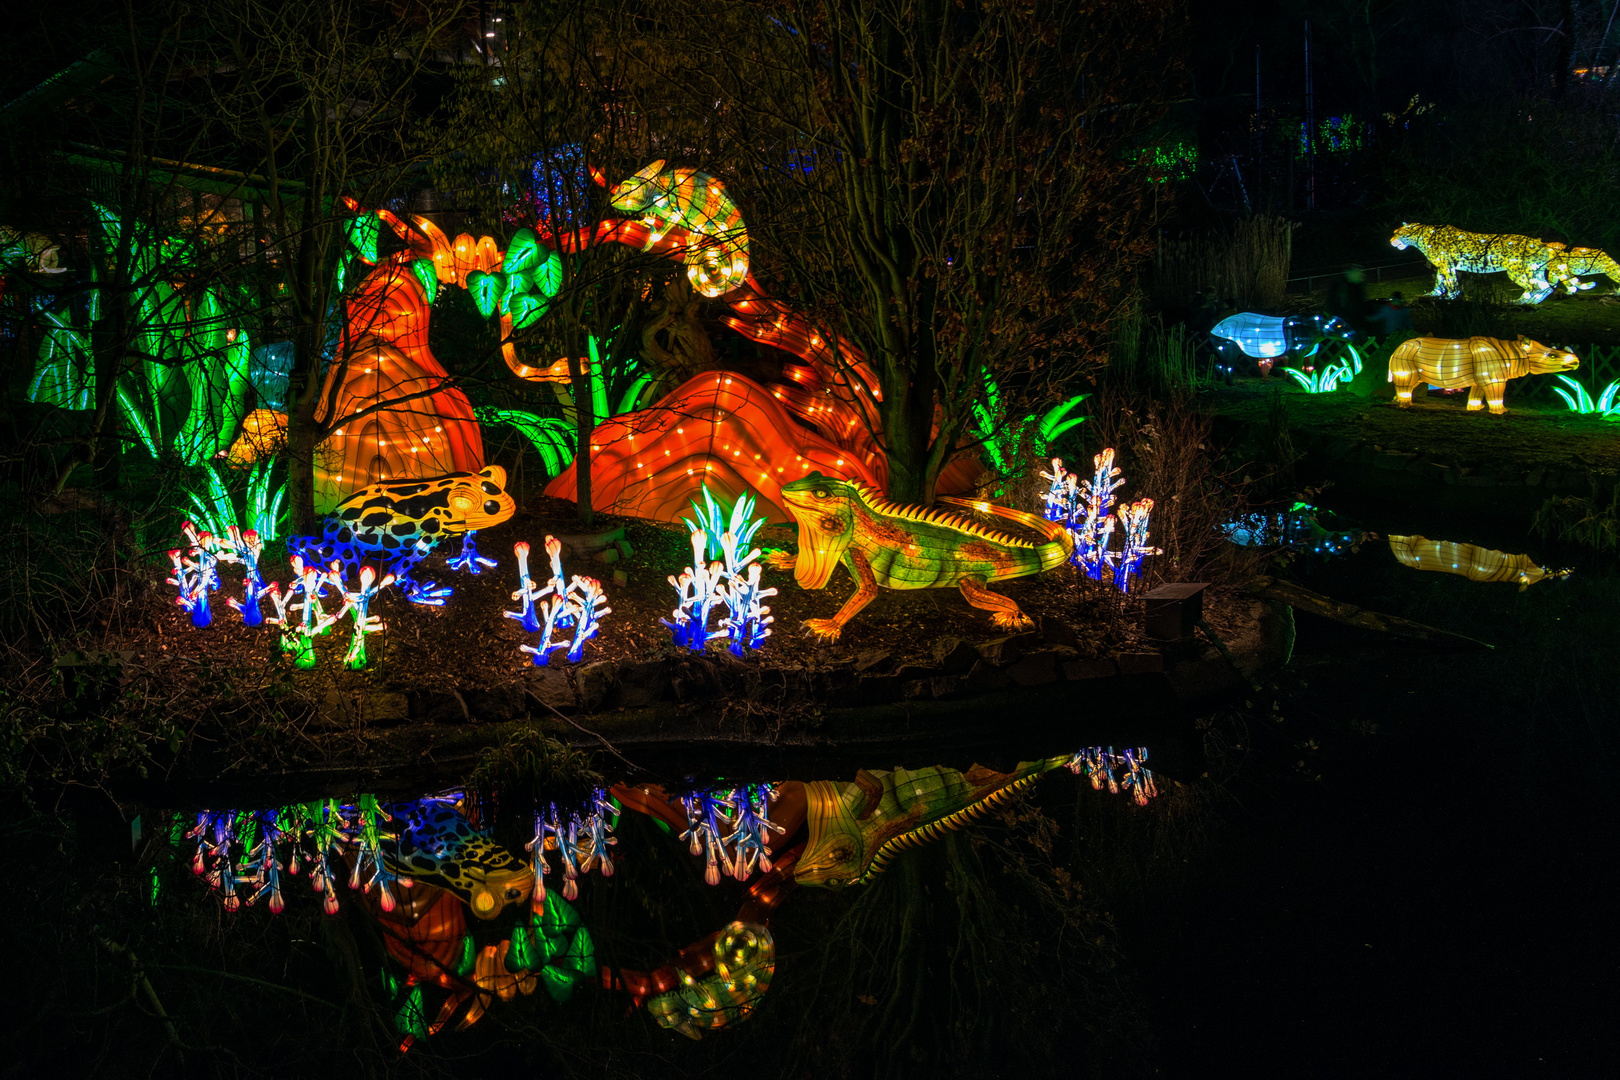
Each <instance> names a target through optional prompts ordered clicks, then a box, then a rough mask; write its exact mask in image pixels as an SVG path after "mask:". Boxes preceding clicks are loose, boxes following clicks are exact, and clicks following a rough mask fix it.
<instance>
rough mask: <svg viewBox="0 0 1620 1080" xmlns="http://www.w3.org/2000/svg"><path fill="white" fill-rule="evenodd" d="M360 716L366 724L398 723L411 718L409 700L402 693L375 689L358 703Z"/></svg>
mask: <svg viewBox="0 0 1620 1080" xmlns="http://www.w3.org/2000/svg"><path fill="white" fill-rule="evenodd" d="M360 718H361V719H362V720H364V721H365V722H366V723H368V724H399V723H403V722H405V721H406V720H409V719H410V718H411V701H410V698H408V697H406V696H405V695H404V694H396V693H388V692H385V691H381V690H379V691H375V692H373V693H370V694H367V695H366V696H365V698H364V699H363V700H362V701H361V703H360Z"/></svg>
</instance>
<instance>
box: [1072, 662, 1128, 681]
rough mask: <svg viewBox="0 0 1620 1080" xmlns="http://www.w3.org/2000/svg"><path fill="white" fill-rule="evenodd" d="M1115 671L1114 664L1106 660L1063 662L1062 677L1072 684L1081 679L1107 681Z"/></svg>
mask: <svg viewBox="0 0 1620 1080" xmlns="http://www.w3.org/2000/svg"><path fill="white" fill-rule="evenodd" d="M1117 670H1118V669H1117V668H1116V667H1115V666H1114V662H1113V661H1112V660H1109V659H1106V658H1103V659H1098V660H1065V661H1063V677H1064V678H1065V679H1068V680H1070V681H1072V682H1078V681H1079V680H1081V679H1107V678H1110V677H1111V676H1112V675H1113V674H1114V672H1115V671H1117Z"/></svg>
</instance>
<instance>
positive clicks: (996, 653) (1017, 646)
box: [978, 634, 1035, 667]
mask: <svg viewBox="0 0 1620 1080" xmlns="http://www.w3.org/2000/svg"><path fill="white" fill-rule="evenodd" d="M1034 640H1035V635H1034V634H1017V635H1014V636H1012V637H1003V638H993V639H991V640H990V641H986V642H984V643H983V644H982V645H979V646H978V650H979V658H980V659H981V660H984V661H987V662H988V663H991V664H994V665H996V666H997V667H1005V666H1006V665H1008V664H1012V663H1016V662H1017V661H1018V658H1019V657H1020V656H1022V655H1024V647H1025V646H1026V645H1028V644H1030V643H1031V642H1033V641H1034Z"/></svg>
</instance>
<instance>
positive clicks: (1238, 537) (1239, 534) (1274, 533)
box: [1222, 502, 1368, 557]
mask: <svg viewBox="0 0 1620 1080" xmlns="http://www.w3.org/2000/svg"><path fill="white" fill-rule="evenodd" d="M1327 516H1328V512H1327V511H1324V510H1321V509H1318V508H1317V507H1315V506H1312V505H1310V504H1309V503H1304V502H1296V503H1295V504H1294V505H1293V506H1291V507H1289V508H1288V509H1287V510H1265V511H1258V512H1256V513H1253V514H1244V515H1242V516H1241V517H1238V518H1235V519H1234V520H1232V521H1229V522H1227V523H1226V524H1225V525H1224V526H1222V530H1223V531H1224V532H1225V533H1226V538H1227V539H1228V540H1230V541H1231V542H1232V543H1234V544H1236V545H1238V546H1239V547H1265V548H1273V547H1274V548H1294V549H1296V550H1298V551H1300V552H1301V553H1303V554H1306V555H1320V556H1324V557H1332V556H1335V555H1344V554H1347V553H1349V552H1353V551H1357V550H1359V549H1360V547H1361V543H1362V541H1363V540H1365V539H1367V537H1368V534H1367V533H1366V532H1364V531H1362V530H1360V529H1330V528H1327V527H1326V526H1324V525H1323V524H1322V519H1323V518H1325V517H1327Z"/></svg>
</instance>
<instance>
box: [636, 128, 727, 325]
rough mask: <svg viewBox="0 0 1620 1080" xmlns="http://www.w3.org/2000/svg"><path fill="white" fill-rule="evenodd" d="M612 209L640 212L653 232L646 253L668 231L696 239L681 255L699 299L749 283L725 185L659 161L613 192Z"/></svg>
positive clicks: (646, 245)
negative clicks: (685, 232)
mask: <svg viewBox="0 0 1620 1080" xmlns="http://www.w3.org/2000/svg"><path fill="white" fill-rule="evenodd" d="M611 201H612V203H613V207H614V209H616V210H621V211H623V212H625V213H627V214H640V215H642V220H643V221H645V222H646V223H647V224H648V225H649V226H650V227H651V229H652V232H651V234H650V236H649V237H648V240H647V242H646V244H645V247H644V249H648V248H651V247H652V246H653V245H654V244H657V243H658V242H659V241H660V240H662V239H663V238H664V236H665V234H667V233H668V232H669V231H670V230H671V229H675V228H683V229H688V230H690V231H691V232H692V233H693V234H695V235H694V239H693V241H692V242H691V243H690V244H689V245H688V246H687V247H686V249H685V250H684V251H683V252H682V261H684V262H685V263H686V277H687V279H688V280H689V281H691V283H692V288H694V289H696V290H697V291H698V292H699V293H700V294H702V295H703V296H720V295H723V294H724V293H728V292H731V291H732V290H733V289H736V288H738V287H740V286H741V285H742V284H743V283H744V282H745V281H746V280H747V279H748V229H747V227H746V226H745V225H744V224H743V218H742V213H741V211H739V210H738V209H737V206H736V204H735V203H733V202H732V201H731V199H730V197H729V196H727V195H726V189H725V185H723V184H722V183H720V181H718V180H716V179H715V178H714V177H712V176H710V175H708V174H707V173H700V172H698V171H697V170H695V169H670V168H665V162H664V161H663V160H662V159H660V160H658V161H655V162H653V163H652V164H651V165H648V166H647V167H646V168H644V169H642V170H641V171H640V172H638V173H636V174H635V175H634V176H632V177H630V178H629V179H628V180H626V181H624V182H623V183H621V184H620V185H619V186H618V187H616V188H614V189H613V194H612V196H611Z"/></svg>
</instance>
